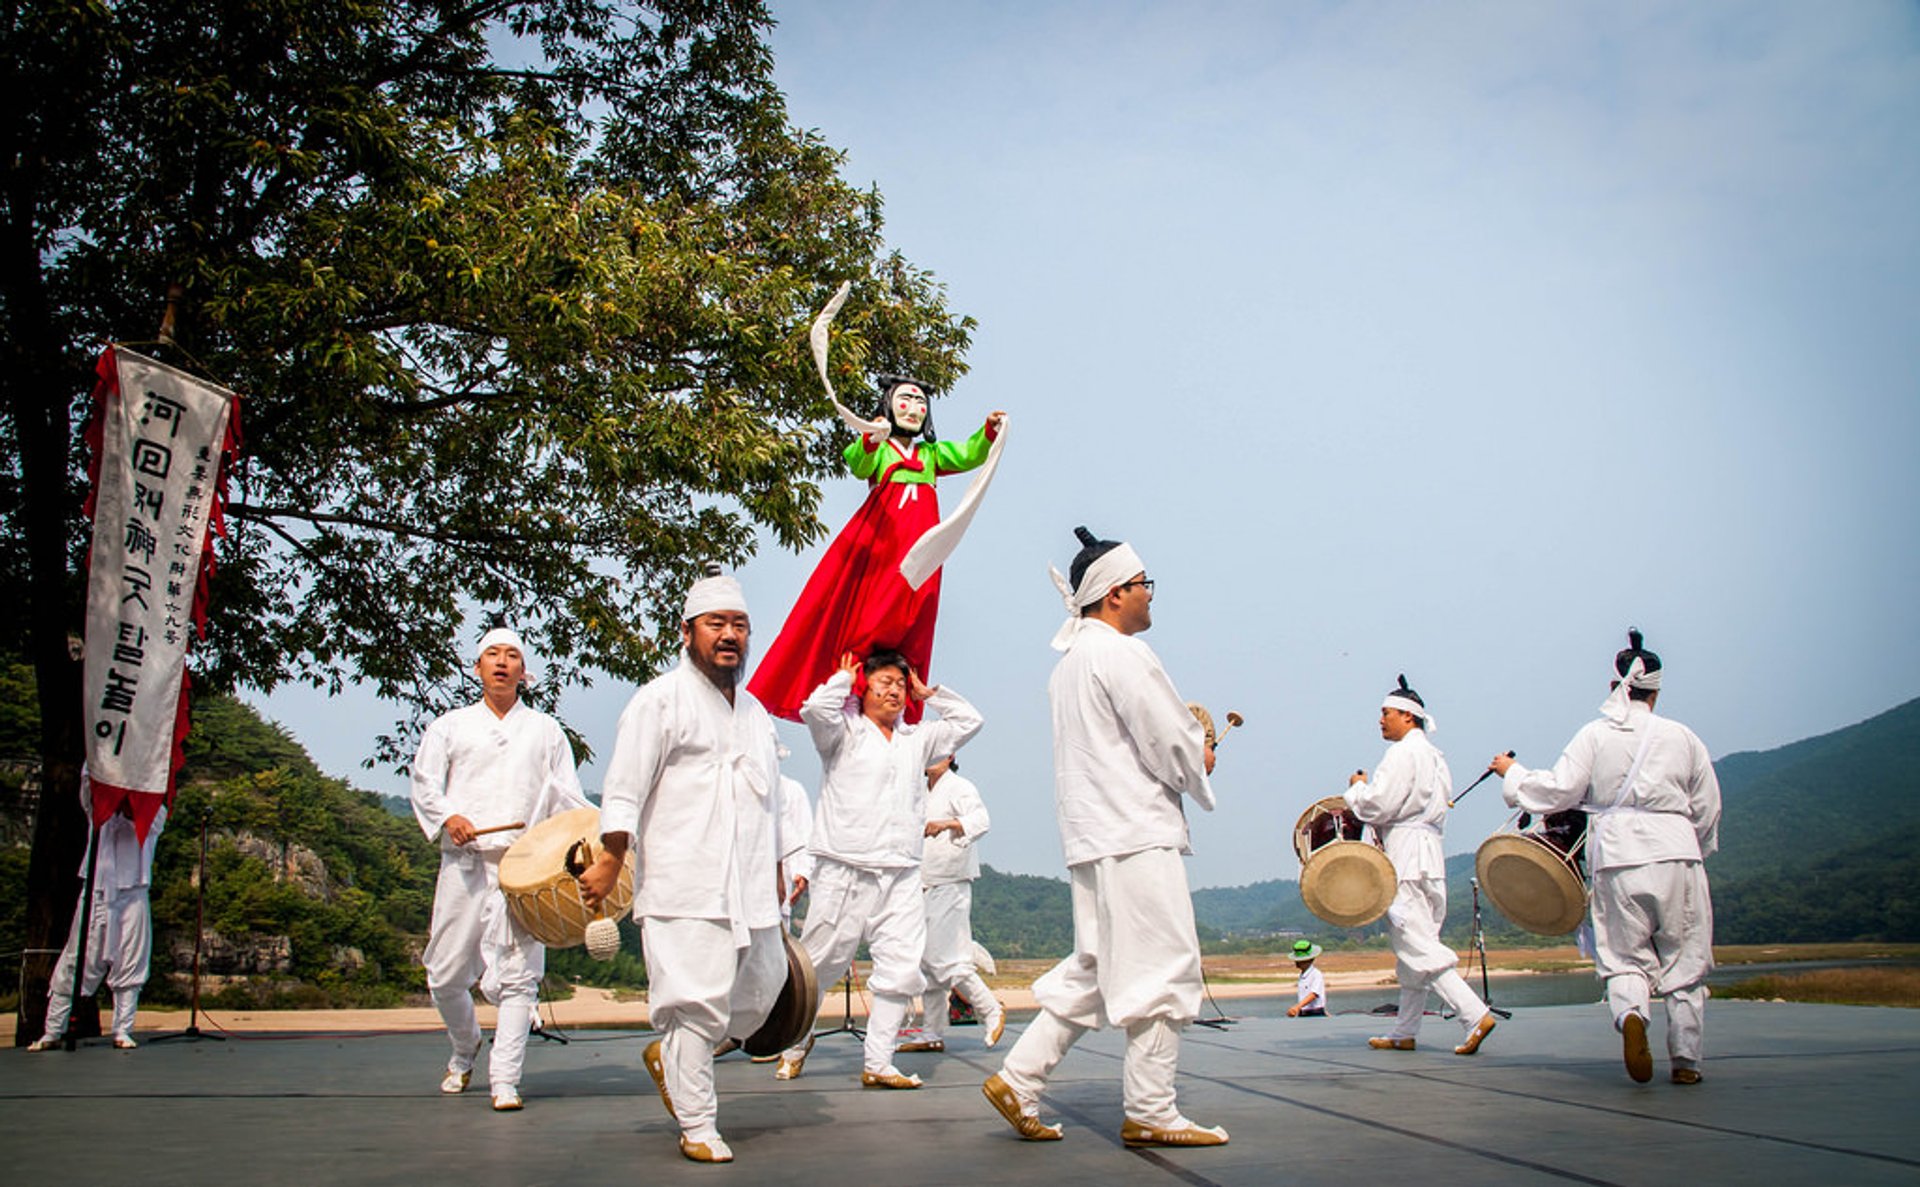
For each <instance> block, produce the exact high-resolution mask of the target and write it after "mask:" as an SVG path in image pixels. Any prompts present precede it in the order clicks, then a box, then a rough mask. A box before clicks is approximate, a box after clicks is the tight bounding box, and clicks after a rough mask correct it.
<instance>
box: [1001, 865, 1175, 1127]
mask: <svg viewBox="0 0 1920 1187" xmlns="http://www.w3.org/2000/svg"><path fill="white" fill-rule="evenodd" d="M1068 873H1069V874H1070V875H1071V876H1072V888H1073V949H1074V950H1073V955H1071V956H1069V957H1067V958H1066V959H1065V960H1063V961H1061V962H1060V963H1059V964H1057V965H1055V966H1053V968H1051V969H1049V970H1048V971H1047V973H1046V974H1045V975H1044V976H1042V977H1041V978H1040V979H1039V980H1038V981H1036V982H1034V986H1033V995H1034V998H1035V999H1036V1000H1037V1001H1038V1002H1039V1003H1040V1013H1039V1015H1038V1016H1037V1017H1035V1018H1034V1020H1033V1022H1032V1023H1030V1024H1029V1025H1028V1026H1027V1029H1026V1030H1025V1031H1024V1032H1023V1033H1022V1034H1021V1035H1020V1041H1019V1042H1017V1043H1015V1044H1014V1046H1013V1050H1011V1051H1009V1052H1008V1053H1007V1061H1006V1064H1005V1065H1004V1066H1003V1067H1002V1068H1001V1069H1000V1075H1001V1077H1002V1078H1003V1079H1005V1080H1006V1082H1007V1084H1008V1085H1009V1086H1010V1087H1011V1088H1012V1089H1013V1091H1014V1093H1015V1094H1016V1095H1017V1096H1019V1097H1020V1099H1021V1100H1023V1101H1026V1102H1032V1101H1033V1100H1035V1099H1036V1098H1038V1096H1039V1095H1040V1093H1041V1091H1042V1090H1043V1089H1044V1088H1045V1087H1046V1082H1047V1077H1049V1076H1050V1075H1052V1074H1053V1070H1054V1068H1056V1067H1058V1066H1059V1064H1060V1061H1061V1060H1062V1059H1064V1058H1066V1055H1067V1052H1068V1051H1070V1050H1072V1048H1073V1044H1074V1043H1076V1042H1078V1041H1079V1039H1080V1037H1081V1036H1082V1035H1084V1034H1086V1033H1087V1032H1088V1031H1089V1030H1095V1029H1099V1028H1101V1027H1106V1026H1118V1027H1121V1028H1123V1029H1124V1030H1125V1031H1126V1032H1127V1053H1126V1058H1125V1059H1124V1061H1123V1062H1122V1065H1121V1081H1120V1084H1121V1097H1122V1100H1123V1102H1124V1105H1125V1108H1126V1114H1127V1117H1128V1118H1129V1119H1130V1120H1133V1121H1137V1122H1140V1123H1141V1124H1143V1125H1151V1126H1160V1127H1172V1126H1175V1125H1178V1124H1179V1123H1180V1120H1181V1118H1180V1110H1179V1107H1178V1105H1177V1103H1176V1102H1175V1099H1174V1088H1173V1082H1174V1076H1175V1075H1176V1074H1177V1073H1178V1071H1179V1066H1180V1032H1181V1031H1182V1030H1184V1029H1185V1028H1186V1026H1187V1024H1188V1023H1189V1022H1191V1021H1193V1019H1194V1016H1195V1015H1196V1014H1198V1013H1199V1010H1200V992H1201V981H1200V944H1199V940H1198V937H1197V935H1196V933H1195V931H1194V926H1193V899H1192V897H1191V896H1190V895H1189V894H1188V893H1187V868H1186V863H1185V862H1184V861H1182V860H1181V857H1180V854H1179V853H1178V852H1176V851H1175V850H1172V849H1146V850H1142V851H1141V852H1139V853H1130V854H1127V855H1126V856H1124V857H1103V858H1100V859H1098V860H1095V861H1090V862H1084V863H1082V864H1080V865H1077V866H1073V867H1071V868H1070V869H1069V870H1068Z"/></svg>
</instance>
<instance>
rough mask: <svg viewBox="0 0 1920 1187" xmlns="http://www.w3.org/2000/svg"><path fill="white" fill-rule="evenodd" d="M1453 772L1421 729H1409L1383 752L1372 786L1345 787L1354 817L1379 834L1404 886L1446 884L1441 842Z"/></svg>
mask: <svg viewBox="0 0 1920 1187" xmlns="http://www.w3.org/2000/svg"><path fill="white" fill-rule="evenodd" d="M1452 794H1453V773H1452V772H1451V771H1449V770H1447V760H1446V759H1445V758H1443V757H1442V756H1441V754H1440V751H1439V750H1437V749H1435V748H1434V745H1433V743H1432V742H1431V741H1429V740H1428V739H1427V732H1426V731H1425V730H1422V729H1410V730H1408V731H1407V732H1406V734H1405V735H1404V736H1402V737H1401V739H1400V740H1399V741H1398V742H1395V743H1393V744H1392V745H1391V746H1388V747H1387V752H1386V753H1385V754H1384V755H1382V756H1381V757H1380V766H1379V767H1378V768H1377V769H1376V770H1375V771H1374V772H1373V781H1372V782H1371V783H1356V784H1354V785H1353V786H1351V787H1349V788H1347V793H1346V798H1347V806H1348V807H1349V808H1352V809H1353V814H1354V815H1355V816H1358V817H1359V818H1360V819H1361V820H1363V821H1365V822H1366V823H1368V824H1371V825H1373V826H1374V828H1376V829H1377V830H1379V833H1380V844H1381V845H1382V846H1383V847H1384V848H1385V849H1386V851H1387V860H1389V861H1391V862H1392V863H1393V872H1394V875H1395V877H1397V878H1398V879H1399V880H1400V881H1402V882H1418V881H1420V880H1421V879H1423V878H1440V879H1445V878H1446V876H1447V858H1446V853H1445V852H1444V851H1443V849H1442V848H1441V844H1440V837H1441V833H1442V831H1443V830H1444V829H1445V828H1446V823H1447V798H1448V797H1449V796H1451V795H1452Z"/></svg>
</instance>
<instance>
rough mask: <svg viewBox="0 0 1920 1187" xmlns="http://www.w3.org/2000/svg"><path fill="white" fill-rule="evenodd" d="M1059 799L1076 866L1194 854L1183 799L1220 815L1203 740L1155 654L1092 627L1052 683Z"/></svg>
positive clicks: (1095, 623)
mask: <svg viewBox="0 0 1920 1187" xmlns="http://www.w3.org/2000/svg"><path fill="white" fill-rule="evenodd" d="M1047 695H1048V697H1049V698H1050V699H1051V700H1052V702H1053V793H1054V803H1055V807H1056V809H1057V810H1058V812H1059V815H1060V843H1061V846H1062V847H1063V848H1064V849H1065V850H1066V856H1067V865H1068V866H1069V867H1072V866H1077V865H1081V864H1084V863H1086V862H1090V861H1097V860H1099V859H1100V858H1103V857H1124V856H1126V855H1127V854H1130V853H1138V852H1140V851H1142V850H1144V849H1175V850H1178V851H1179V852H1181V853H1191V852H1192V851H1193V850H1192V848H1191V846H1189V844H1188V843H1187V817H1186V813H1185V810H1184V808H1183V807H1182V804H1181V800H1180V797H1181V795H1182V794H1185V795H1188V796H1191V797H1192V798H1193V801H1194V802H1195V803H1197V804H1199V805H1200V806H1201V807H1202V808H1204V809H1205V810H1207V811H1209V812H1211V811H1213V787H1212V785H1211V784H1209V783H1208V782H1207V773H1206V734H1205V733H1204V732H1203V731H1202V730H1201V728H1200V723H1199V722H1198V721H1196V720H1194V717H1193V713H1192V712H1191V711H1190V710H1188V708H1187V704H1186V702H1185V701H1183V700H1182V699H1181V698H1180V694H1179V693H1178V692H1176V691H1174V687H1173V681H1171V680H1169V679H1168V678H1167V673H1166V671H1165V670H1164V669H1163V668H1161V666H1160V660H1159V657H1157V656H1155V655H1154V654H1153V649H1152V648H1151V647H1148V646H1147V645H1146V644H1145V643H1143V642H1141V641H1140V640H1138V639H1136V638H1133V637H1131V636H1129V635H1123V634H1121V633H1120V632H1119V631H1117V630H1115V629H1114V628H1113V627H1111V626H1109V625H1107V624H1106V623H1104V622H1102V621H1100V620H1099V619H1096V618H1089V619H1087V620H1085V621H1084V622H1083V623H1082V624H1081V627H1080V631H1079V633H1078V634H1076V635H1075V636H1074V639H1073V642H1072V644H1071V645H1070V646H1069V647H1068V648H1067V653H1066V654H1065V655H1063V656H1061V657H1060V662H1059V663H1058V664H1056V665H1054V669H1053V676H1052V678H1051V679H1050V680H1048V682H1047Z"/></svg>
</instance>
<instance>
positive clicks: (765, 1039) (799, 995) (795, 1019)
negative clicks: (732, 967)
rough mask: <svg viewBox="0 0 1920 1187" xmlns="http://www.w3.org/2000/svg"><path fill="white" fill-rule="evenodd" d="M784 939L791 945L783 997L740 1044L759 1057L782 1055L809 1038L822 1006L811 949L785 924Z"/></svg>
mask: <svg viewBox="0 0 1920 1187" xmlns="http://www.w3.org/2000/svg"><path fill="white" fill-rule="evenodd" d="M780 938H781V939H782V940H784V941H785V942H786V948H787V983H786V984H785V985H782V986H781V987H780V996H779V998H778V999H776V1000H775V1001H774V1003H773V1009H772V1011H771V1012H769V1013H768V1014H767V1020H766V1021H765V1022H763V1023H761V1024H760V1029H759V1030H756V1031H754V1032H753V1033H752V1034H751V1035H749V1036H748V1037H747V1039H746V1041H745V1042H743V1043H741V1044H740V1046H741V1047H742V1048H744V1049H745V1050H746V1053H747V1054H748V1055H752V1056H756V1057H764V1056H768V1055H778V1054H779V1053H780V1052H782V1051H785V1050H786V1049H787V1048H788V1047H791V1046H793V1045H794V1044H795V1043H798V1042H799V1041H800V1040H801V1039H804V1038H806V1037H807V1035H808V1033H809V1032H811V1031H812V1030H813V1016H814V1014H815V1013H816V1012H817V1011H818V1010H819V1009H820V982H818V981H817V980H815V979H814V976H813V961H812V959H811V958H809V957H808V956H807V950H806V949H805V948H802V947H801V946H800V945H799V944H798V943H797V942H796V941H795V940H794V938H793V937H792V936H791V935H789V934H788V933H787V929H786V928H784V927H783V928H781V929H780Z"/></svg>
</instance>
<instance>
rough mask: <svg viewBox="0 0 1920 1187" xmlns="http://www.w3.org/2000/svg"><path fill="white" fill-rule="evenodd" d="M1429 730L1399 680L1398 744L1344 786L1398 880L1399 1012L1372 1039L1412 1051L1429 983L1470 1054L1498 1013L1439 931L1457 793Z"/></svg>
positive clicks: (1393, 728)
mask: <svg viewBox="0 0 1920 1187" xmlns="http://www.w3.org/2000/svg"><path fill="white" fill-rule="evenodd" d="M1432 729H1433V715H1432V714H1430V713H1428V712H1427V706H1426V702H1425V701H1423V700H1421V699H1420V694H1419V693H1417V692H1415V691H1413V690H1412V689H1411V688H1408V687H1407V678H1406V677H1405V676H1402V677H1400V686H1399V687H1398V688H1396V689H1394V690H1393V691H1392V692H1390V693H1388V694H1387V697H1386V699H1385V700H1383V701H1382V702H1381V703H1380V736H1381V737H1383V738H1385V739H1386V740H1387V741H1388V742H1390V743H1392V745H1390V746H1388V747H1387V752H1386V754H1385V755H1383V756H1382V757H1381V759H1380V767H1379V769H1378V770H1376V771H1375V772H1374V773H1373V781H1372V782H1368V781H1367V777H1366V775H1365V774H1364V773H1362V774H1357V775H1355V776H1354V777H1353V778H1352V779H1351V780H1350V781H1349V786H1348V787H1347V797H1346V798H1347V806H1348V807H1350V808H1352V809H1353V814H1354V815H1355V816H1358V817H1359V818H1360V819H1361V820H1364V821H1366V822H1367V823H1368V824H1371V825H1373V826H1374V828H1375V829H1376V830H1378V831H1379V833H1380V843H1381V845H1383V846H1384V847H1385V848H1386V851H1387V857H1388V858H1389V859H1390V860H1391V861H1392V862H1393V872H1394V875H1395V877H1396V878H1397V879H1398V882H1399V885H1398V886H1397V887H1396V888H1395V893H1394V896H1393V905H1392V906H1390V907H1388V908H1387V935H1388V938H1389V939H1390V940H1391V941H1392V943H1393V961H1394V970H1395V972H1396V973H1397V974H1398V976H1399V979H1400V1013H1399V1015H1398V1018H1397V1020H1396V1021H1395V1022H1394V1025H1393V1029H1392V1030H1390V1031H1389V1032H1387V1034H1386V1035H1385V1036H1383V1037H1379V1038H1371V1039H1368V1040H1367V1045H1368V1046H1371V1047H1377V1048H1380V1049H1382V1050H1389V1051H1411V1050H1413V1047H1414V1037H1415V1036H1416V1035H1418V1034H1419V1033H1420V1020H1421V1019H1422V1018H1423V1017H1424V1016H1425V1015H1426V1012H1427V992H1428V990H1432V991H1433V992H1435V993H1437V994H1439V995H1440V1000H1441V1001H1444V1002H1445V1003H1447V1006H1448V1008H1449V1009H1451V1010H1452V1011H1453V1013H1454V1018H1455V1020H1456V1021H1458V1022H1459V1023H1460V1025H1461V1026H1463V1027H1465V1028H1466V1032H1467V1033H1466V1038H1465V1039H1464V1040H1463V1041H1462V1042H1461V1043H1460V1045H1459V1046H1458V1047H1455V1048H1454V1049H1453V1051H1454V1054H1456V1055H1472V1054H1473V1053H1474V1052H1475V1051H1478V1050H1479V1049H1480V1044H1481V1043H1482V1042H1483V1041H1484V1040H1485V1039H1486V1037H1487V1035H1488V1033H1489V1032H1491V1031H1492V1030H1493V1026H1494V1016H1493V1011H1491V1010H1489V1009H1488V1008H1487V1003H1485V1002H1483V1001H1481V1000H1480V995H1479V994H1477V993H1475V992H1474V991H1473V989H1472V988H1471V987H1470V986H1468V984H1467V981H1466V978H1465V977H1462V976H1461V975H1460V969H1459V964H1460V957H1459V955H1458V954H1457V953H1455V952H1454V950H1453V949H1451V948H1449V947H1447V946H1446V945H1445V944H1443V943H1441V942H1440V928H1441V926H1442V925H1443V924H1444V923H1445V922H1446V920H1447V868H1446V858H1445V856H1444V855H1443V853H1442V852H1441V847H1440V837H1441V829H1442V828H1444V827H1445V825H1446V820H1447V800H1448V798H1449V797H1451V796H1452V795H1453V774H1452V773H1451V772H1450V771H1448V770H1447V760H1446V759H1445V758H1443V757H1442V756H1441V754H1440V751H1439V750H1437V749H1435V748H1434V745H1433V743H1432V742H1431V741H1429V740H1428V739H1427V734H1428V733H1429V732H1430V731H1431V730H1432Z"/></svg>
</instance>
